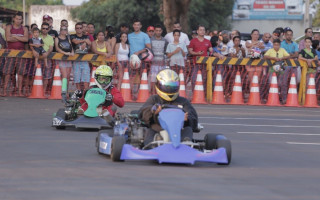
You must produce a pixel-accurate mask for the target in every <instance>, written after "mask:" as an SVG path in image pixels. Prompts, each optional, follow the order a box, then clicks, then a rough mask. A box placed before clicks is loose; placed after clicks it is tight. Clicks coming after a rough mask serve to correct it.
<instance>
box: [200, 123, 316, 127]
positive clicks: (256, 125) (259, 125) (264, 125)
mask: <svg viewBox="0 0 320 200" xmlns="http://www.w3.org/2000/svg"><path fill="white" fill-rule="evenodd" d="M200 123H201V124H202V125H208V126H248V127H278V128H320V126H293V125H273V124H268V125H266V124H214V123H204V122H200Z"/></svg>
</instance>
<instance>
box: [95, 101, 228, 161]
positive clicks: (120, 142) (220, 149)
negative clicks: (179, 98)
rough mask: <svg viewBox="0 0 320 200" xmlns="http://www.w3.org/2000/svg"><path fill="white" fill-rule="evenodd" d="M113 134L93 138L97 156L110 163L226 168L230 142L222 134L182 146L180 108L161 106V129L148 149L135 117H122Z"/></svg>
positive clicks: (181, 114) (133, 115) (104, 133)
mask: <svg viewBox="0 0 320 200" xmlns="http://www.w3.org/2000/svg"><path fill="white" fill-rule="evenodd" d="M121 116H122V117H118V119H116V120H115V121H116V122H115V123H116V125H115V126H114V130H113V132H112V133H108V132H107V130H101V131H100V132H99V134H98V136H97V138H96V147H97V151H98V153H99V154H106V155H110V157H111V159H112V160H113V161H124V160H157V161H158V162H159V163H181V164H194V163H195V162H196V161H201V162H212V163H217V164H222V165H229V164H230V162H231V153H232V150H231V142H230V140H229V139H227V138H226V137H225V136H223V135H221V134H213V133H208V134H206V135H205V137H204V139H203V140H198V139H193V140H192V141H183V142H181V135H180V134H181V129H182V128H183V124H184V111H183V110H182V109H181V108H179V107H172V106H164V107H163V109H162V110H161V111H160V113H159V117H158V119H159V122H160V125H161V127H162V128H163V129H164V130H163V131H161V132H160V133H158V134H159V135H161V137H160V138H161V139H160V140H159V137H158V138H157V139H156V137H155V140H154V141H152V142H150V143H149V144H147V145H144V143H143V135H144V134H145V131H146V128H145V127H144V126H143V124H142V123H141V122H140V120H139V119H138V116H137V115H136V114H128V115H124V114H121Z"/></svg>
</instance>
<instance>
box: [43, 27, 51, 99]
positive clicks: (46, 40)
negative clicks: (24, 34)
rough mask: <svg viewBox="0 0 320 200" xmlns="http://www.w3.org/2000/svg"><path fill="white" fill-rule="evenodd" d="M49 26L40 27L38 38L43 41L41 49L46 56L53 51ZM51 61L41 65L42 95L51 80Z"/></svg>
mask: <svg viewBox="0 0 320 200" xmlns="http://www.w3.org/2000/svg"><path fill="white" fill-rule="evenodd" d="M49 29H50V26H49V24H48V23H46V22H44V23H42V25H41V35H40V38H41V39H42V40H43V44H44V45H43V49H44V50H45V51H46V52H47V54H48V55H50V53H51V52H52V51H53V46H54V40H53V37H52V36H51V35H49V33H48V32H49ZM52 66H53V65H52V60H49V59H48V65H47V66H45V64H43V65H42V72H43V91H44V93H45V92H46V90H47V87H48V83H49V80H50V79H51V78H52V71H53V70H52Z"/></svg>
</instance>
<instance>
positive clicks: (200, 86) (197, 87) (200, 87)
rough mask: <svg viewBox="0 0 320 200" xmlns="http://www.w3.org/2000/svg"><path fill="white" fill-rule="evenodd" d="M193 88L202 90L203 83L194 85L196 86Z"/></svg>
mask: <svg viewBox="0 0 320 200" xmlns="http://www.w3.org/2000/svg"><path fill="white" fill-rule="evenodd" d="M194 90H199V91H203V85H196V86H195V87H194Z"/></svg>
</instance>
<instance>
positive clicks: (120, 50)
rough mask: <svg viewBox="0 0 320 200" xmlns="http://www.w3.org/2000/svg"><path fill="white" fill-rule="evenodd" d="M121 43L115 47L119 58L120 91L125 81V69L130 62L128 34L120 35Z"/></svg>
mask: <svg viewBox="0 0 320 200" xmlns="http://www.w3.org/2000/svg"><path fill="white" fill-rule="evenodd" d="M120 41H121V42H120V43H117V44H116V46H115V55H116V58H117V65H118V84H117V88H118V90H119V91H120V89H121V83H122V80H123V69H124V68H126V67H128V64H129V63H128V62H129V56H128V55H129V47H130V46H129V44H127V41H128V34H127V33H124V32H122V33H121V34H120Z"/></svg>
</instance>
